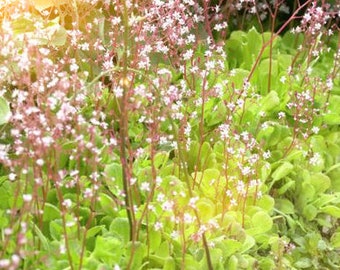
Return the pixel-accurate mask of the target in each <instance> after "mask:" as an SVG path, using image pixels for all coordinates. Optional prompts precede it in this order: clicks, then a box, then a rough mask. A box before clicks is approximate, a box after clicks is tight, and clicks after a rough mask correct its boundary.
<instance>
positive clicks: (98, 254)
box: [92, 236, 124, 266]
mask: <svg viewBox="0 0 340 270" xmlns="http://www.w3.org/2000/svg"><path fill="white" fill-rule="evenodd" d="M123 251H124V249H123V248H122V243H121V241H119V240H118V239H117V238H115V237H105V238H104V237H103V236H97V237H96V244H95V248H94V251H93V253H92V256H94V258H96V259H98V260H99V261H102V262H104V263H107V264H109V265H111V266H113V265H114V264H118V265H119V263H120V260H121V258H122V255H123Z"/></svg>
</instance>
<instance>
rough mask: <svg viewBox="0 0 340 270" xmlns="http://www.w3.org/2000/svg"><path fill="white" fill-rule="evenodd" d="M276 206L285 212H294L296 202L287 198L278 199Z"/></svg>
mask: <svg viewBox="0 0 340 270" xmlns="http://www.w3.org/2000/svg"><path fill="white" fill-rule="evenodd" d="M275 207H276V208H277V209H278V210H279V211H281V212H282V213H284V214H287V215H289V214H294V213H295V209H294V204H293V203H292V202H291V201H289V200H287V199H276V200H275Z"/></svg>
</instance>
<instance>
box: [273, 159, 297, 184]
mask: <svg viewBox="0 0 340 270" xmlns="http://www.w3.org/2000/svg"><path fill="white" fill-rule="evenodd" d="M293 169H294V166H293V165H292V164H291V163H290V162H287V161H285V162H283V164H281V165H280V166H279V167H278V168H277V169H276V170H275V171H274V172H273V174H272V177H273V180H274V181H277V180H280V179H282V178H283V177H285V176H287V175H288V174H290V173H291V172H292V171H293Z"/></svg>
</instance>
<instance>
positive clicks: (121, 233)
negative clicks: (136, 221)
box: [110, 217, 130, 244]
mask: <svg viewBox="0 0 340 270" xmlns="http://www.w3.org/2000/svg"><path fill="white" fill-rule="evenodd" d="M110 232H112V233H114V234H115V235H116V236H117V238H119V239H121V241H122V242H123V243H125V244H127V243H128V242H129V239H130V225H129V220H128V219H127V218H121V217H118V218H115V219H114V220H113V221H112V222H111V225H110Z"/></svg>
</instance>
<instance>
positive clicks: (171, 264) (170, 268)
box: [163, 257, 176, 270]
mask: <svg viewBox="0 0 340 270" xmlns="http://www.w3.org/2000/svg"><path fill="white" fill-rule="evenodd" d="M163 270H176V263H175V260H174V259H173V258H172V257H169V258H167V259H166V261H165V263H164V266H163Z"/></svg>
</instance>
